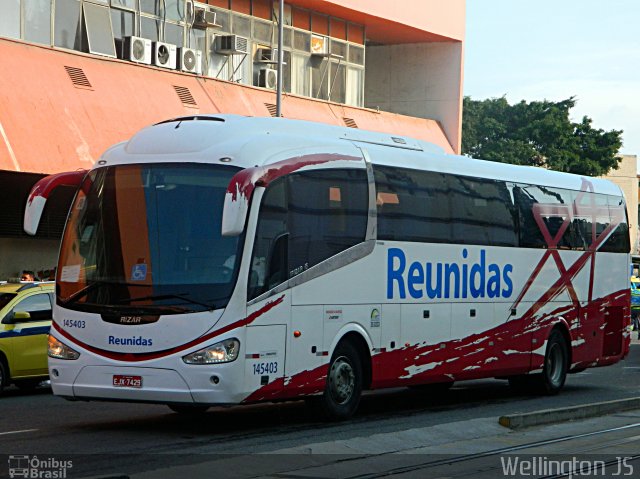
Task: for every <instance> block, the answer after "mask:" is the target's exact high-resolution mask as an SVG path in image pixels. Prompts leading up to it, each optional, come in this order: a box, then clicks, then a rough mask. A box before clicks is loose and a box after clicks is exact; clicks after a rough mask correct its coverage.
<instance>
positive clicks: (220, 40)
mask: <svg viewBox="0 0 640 479" xmlns="http://www.w3.org/2000/svg"><path fill="white" fill-rule="evenodd" d="M216 52H217V53H220V54H222V55H238V54H247V53H249V39H248V38H246V37H241V36H240V35H218V36H217V37H216Z"/></svg>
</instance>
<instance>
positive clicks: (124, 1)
mask: <svg viewBox="0 0 640 479" xmlns="http://www.w3.org/2000/svg"><path fill="white" fill-rule="evenodd" d="M111 6H112V7H117V8H128V9H130V10H137V9H138V0H111Z"/></svg>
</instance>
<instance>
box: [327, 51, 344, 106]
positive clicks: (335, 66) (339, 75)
mask: <svg viewBox="0 0 640 479" xmlns="http://www.w3.org/2000/svg"><path fill="white" fill-rule="evenodd" d="M329 73H330V75H331V85H330V93H329V97H330V98H329V99H330V100H331V101H335V102H338V103H344V102H345V98H346V76H347V75H346V69H345V65H344V63H341V62H339V61H332V62H331V71H330V72H329Z"/></svg>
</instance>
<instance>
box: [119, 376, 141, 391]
mask: <svg viewBox="0 0 640 479" xmlns="http://www.w3.org/2000/svg"><path fill="white" fill-rule="evenodd" d="M113 385H114V387H117V388H141V387H142V376H123V375H121V374H114V375H113Z"/></svg>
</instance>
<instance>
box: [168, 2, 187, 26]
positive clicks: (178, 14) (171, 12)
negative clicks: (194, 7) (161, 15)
mask: <svg viewBox="0 0 640 479" xmlns="http://www.w3.org/2000/svg"><path fill="white" fill-rule="evenodd" d="M164 5H165V8H166V10H165V19H166V20H173V21H174V22H182V21H184V17H185V12H184V9H185V2H184V0H164Z"/></svg>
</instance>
